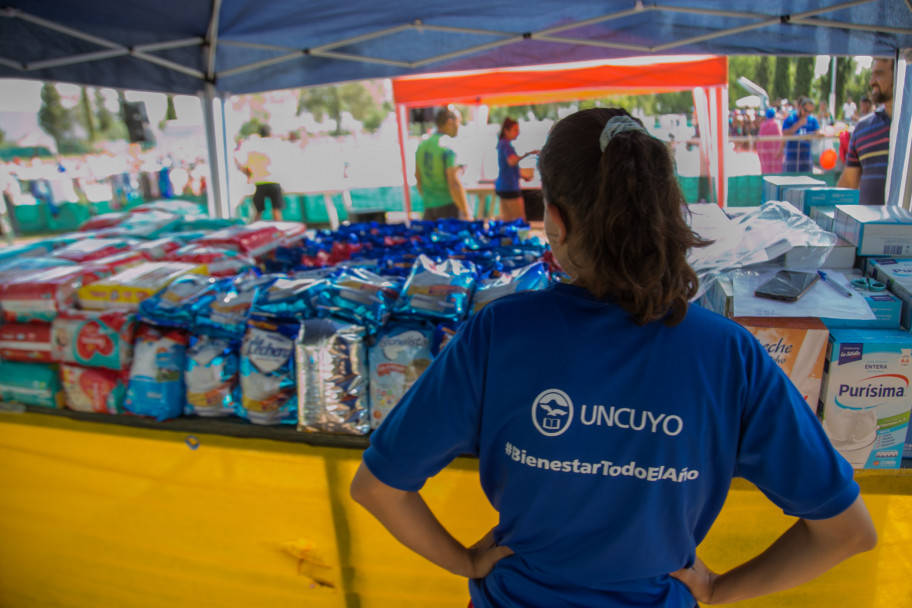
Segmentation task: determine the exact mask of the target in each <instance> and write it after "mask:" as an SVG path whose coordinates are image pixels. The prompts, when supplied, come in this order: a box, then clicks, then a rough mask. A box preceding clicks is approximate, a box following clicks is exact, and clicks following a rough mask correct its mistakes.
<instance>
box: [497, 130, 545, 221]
mask: <svg viewBox="0 0 912 608" xmlns="http://www.w3.org/2000/svg"><path fill="white" fill-rule="evenodd" d="M517 137H519V123H518V122H516V121H515V120H513V119H512V118H509V117H507V118H504V121H503V124H501V126H500V135H498V137H497V168H498V173H497V181H495V182H494V192H495V193H496V194H497V196H498V197H499V198H500V217H501V219H502V220H503V221H505V222H510V221H513V220H517V219H522V220H524V219H526V210H525V204H524V202H523V196H522V189H521V188H520V186H519V178H520V173H519V161H521V160H522V159H524V158H526V157H528V156H532V155H534V154H538V150H532V151H531V152H526V153H525V154H523V155H522V156H520V155H519V154H517V153H516V150H515V149H514V148H513V142H514V141H515V140H516V138H517Z"/></svg>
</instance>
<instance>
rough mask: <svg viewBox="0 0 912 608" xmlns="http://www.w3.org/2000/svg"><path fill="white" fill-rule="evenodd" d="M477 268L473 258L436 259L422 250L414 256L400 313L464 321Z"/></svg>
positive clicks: (403, 291)
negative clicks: (416, 257) (469, 260)
mask: <svg viewBox="0 0 912 608" xmlns="http://www.w3.org/2000/svg"><path fill="white" fill-rule="evenodd" d="M476 277H477V272H476V268H475V265H474V264H473V263H471V262H464V261H460V260H451V259H447V260H444V261H442V262H434V261H433V260H432V259H431V258H429V257H428V256H426V255H424V254H422V255H420V256H418V259H417V260H415V264H414V265H413V267H412V271H411V273H410V274H409V277H408V279H407V280H406V282H405V287H404V288H403V290H402V296H401V297H400V299H399V302H398V304H397V306H396V314H397V315H406V316H415V317H419V318H425V319H433V320H443V321H461V320H462V319H464V318H465V316H466V313H467V312H468V309H469V300H470V298H471V297H472V291H473V290H474V288H475V282H476Z"/></svg>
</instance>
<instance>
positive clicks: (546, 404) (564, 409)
mask: <svg viewBox="0 0 912 608" xmlns="http://www.w3.org/2000/svg"><path fill="white" fill-rule="evenodd" d="M571 422H573V401H571V400H570V397H568V396H567V393H565V392H564V391H562V390H558V389H556V388H549V389H546V390H543V391H542V392H541V393H539V395H538V397H536V398H535V401H533V402H532V423H533V424H534V425H535V428H536V429H538V432H539V433H541V434H542V435H545V436H546V437H556V436H557V435H560V434H562V433H564V432H565V431H566V430H567V429H568V428H570V423H571Z"/></svg>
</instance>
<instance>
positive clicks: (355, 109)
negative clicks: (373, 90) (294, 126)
mask: <svg viewBox="0 0 912 608" xmlns="http://www.w3.org/2000/svg"><path fill="white" fill-rule="evenodd" d="M386 107H387V108H388V107H389V106H386ZM305 111H306V112H309V113H310V114H312V115H313V117H314V118H315V119H316V120H318V121H319V120H323V117H324V116H329V118H330V119H331V120H333V121H335V123H336V128H335V129H334V130H333V132H332V135H344V134H345V131H344V130H343V129H342V113H343V112H349V113H350V114H351V115H352V117H354V119H355V120H358V121H361V122H364V121H365V119H367V118H368V117H370V122H371V124H377V125H378V126H379V123H378V122H377V121H378V120H379V122H382V121H383V118H385V117H386V115H387V114H388V113H389V109H387V110H385V111H384V109H383V107H382V106H380V107H378V105H377V102H376V101H375V100H374V97H373V96H372V95H371V94H370V91H368V89H367V87H365V86H364V85H363V84H361V83H357V82H349V83H345V84H340V85H331V86H325V87H310V88H306V89H301V91H300V94H299V97H298V110H297V114H298V116H300V115H301V114H302V113H304V112H305Z"/></svg>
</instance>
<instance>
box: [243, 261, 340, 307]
mask: <svg viewBox="0 0 912 608" xmlns="http://www.w3.org/2000/svg"><path fill="white" fill-rule="evenodd" d="M328 276H331V273H330V272H327V271H325V270H315V271H304V272H298V273H295V274H294V275H291V276H287V277H279V278H277V279H276V280H275V281H273V282H272V284H271V285H269V286H268V287H266V288H264V289H262V290H261V291H260V293H259V295H257V298H256V301H255V302H254V305H253V314H256V315H263V316H269V317H275V318H277V319H307V318H311V317H315V316H317V309H316V300H317V298H318V296H319V294H320V292H322V291H323V290H324V289H325V288H326V287H327V286H328V285H329V281H328V279H327V277H328Z"/></svg>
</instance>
